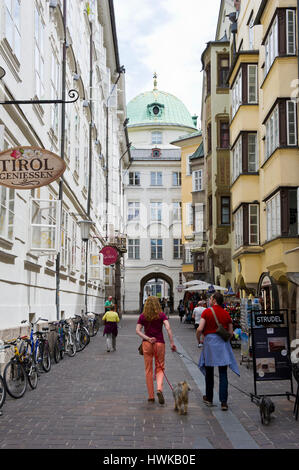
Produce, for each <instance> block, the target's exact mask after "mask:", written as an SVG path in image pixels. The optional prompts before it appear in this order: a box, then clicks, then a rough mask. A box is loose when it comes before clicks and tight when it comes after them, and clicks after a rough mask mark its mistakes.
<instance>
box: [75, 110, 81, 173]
mask: <svg viewBox="0 0 299 470" xmlns="http://www.w3.org/2000/svg"><path fill="white" fill-rule="evenodd" d="M80 129H81V128H80V116H79V110H76V116H75V139H74V140H75V148H74V152H75V172H76V174H77V176H78V175H79V173H80Z"/></svg>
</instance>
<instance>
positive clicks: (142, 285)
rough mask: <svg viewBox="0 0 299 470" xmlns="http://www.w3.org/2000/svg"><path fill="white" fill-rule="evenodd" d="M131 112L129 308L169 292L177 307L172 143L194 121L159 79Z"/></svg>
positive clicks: (177, 154) (177, 178) (177, 211)
mask: <svg viewBox="0 0 299 470" xmlns="http://www.w3.org/2000/svg"><path fill="white" fill-rule="evenodd" d="M127 114H128V118H129V124H128V132H129V139H130V141H131V143H132V150H131V156H132V162H131V164H130V167H129V169H128V170H127V171H126V172H125V175H126V176H125V184H126V186H125V202H126V207H127V216H126V220H127V225H126V233H127V237H128V239H127V253H126V255H125V311H126V312H128V313H137V312H139V311H141V309H142V305H143V303H144V300H145V299H146V297H147V295H149V294H153V295H157V296H158V297H161V298H162V297H167V299H168V302H169V303H170V307H171V309H173V308H176V307H177V304H178V303H179V299H180V298H181V297H182V293H181V292H179V289H178V286H179V285H181V283H182V272H181V270H182V240H181V238H182V229H181V224H182V219H181V218H182V207H181V150H180V149H178V148H177V147H176V146H174V145H172V144H170V142H171V141H174V140H176V139H177V138H178V137H179V136H180V135H185V134H187V133H192V132H194V130H195V126H196V124H195V121H194V120H193V119H192V117H191V115H190V114H189V112H188V111H187V109H186V107H185V105H184V104H183V103H182V102H181V101H180V100H178V99H177V98H176V97H175V96H172V95H170V94H169V93H165V92H162V91H159V90H158V89H157V86H156V82H155V84H154V89H153V91H150V92H145V93H142V94H141V95H138V96H137V97H136V98H134V99H133V100H132V101H131V102H130V103H129V104H128V107H127Z"/></svg>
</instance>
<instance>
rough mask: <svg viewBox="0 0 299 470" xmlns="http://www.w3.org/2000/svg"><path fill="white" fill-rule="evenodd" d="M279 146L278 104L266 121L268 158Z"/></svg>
mask: <svg viewBox="0 0 299 470" xmlns="http://www.w3.org/2000/svg"><path fill="white" fill-rule="evenodd" d="M277 147H279V112H278V105H276V106H275V109H274V111H273V112H272V114H271V115H270V117H269V118H268V120H267V122H266V159H267V158H269V157H270V155H271V154H272V153H273V152H274V150H275V149H276V148H277Z"/></svg>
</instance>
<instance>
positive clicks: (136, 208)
mask: <svg viewBox="0 0 299 470" xmlns="http://www.w3.org/2000/svg"><path fill="white" fill-rule="evenodd" d="M139 217H140V203H139V202H135V201H134V202H128V220H139Z"/></svg>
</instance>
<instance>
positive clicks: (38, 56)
mask: <svg viewBox="0 0 299 470" xmlns="http://www.w3.org/2000/svg"><path fill="white" fill-rule="evenodd" d="M44 29H45V27H44V23H43V20H42V18H41V15H40V12H39V10H38V8H37V7H35V28H34V57H35V93H36V96H38V97H39V98H42V97H43V96H44V94H45V63H44V62H45V59H44Z"/></svg>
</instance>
